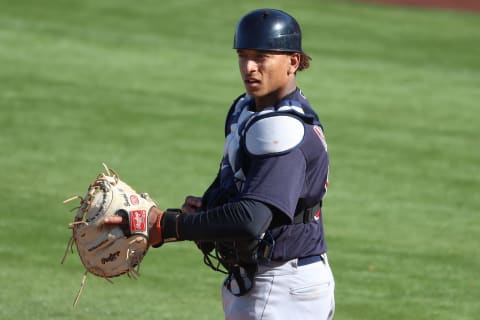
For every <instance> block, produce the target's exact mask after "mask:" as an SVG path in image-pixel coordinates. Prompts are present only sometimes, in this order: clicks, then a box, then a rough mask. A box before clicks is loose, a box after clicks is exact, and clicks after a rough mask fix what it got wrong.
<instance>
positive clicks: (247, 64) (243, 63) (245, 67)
mask: <svg viewBox="0 0 480 320" xmlns="http://www.w3.org/2000/svg"><path fill="white" fill-rule="evenodd" d="M240 69H241V71H242V72H243V73H244V74H250V73H252V72H255V71H257V70H258V65H257V63H256V62H255V60H253V59H249V58H242V59H240Z"/></svg>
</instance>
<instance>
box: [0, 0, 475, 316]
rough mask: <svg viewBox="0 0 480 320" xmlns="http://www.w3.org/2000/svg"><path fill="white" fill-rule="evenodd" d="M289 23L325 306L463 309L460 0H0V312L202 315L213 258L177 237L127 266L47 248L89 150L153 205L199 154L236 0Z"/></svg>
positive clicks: (233, 73)
mask: <svg viewBox="0 0 480 320" xmlns="http://www.w3.org/2000/svg"><path fill="white" fill-rule="evenodd" d="M259 7H276V8H279V9H284V10H286V11H288V12H290V13H291V14H293V15H294V16H295V17H297V19H298V20H299V22H300V24H301V25H302V28H303V32H304V49H305V50H306V51H307V53H308V54H309V55H311V56H312V57H313V63H312V66H311V69H309V70H307V71H306V72H302V73H300V74H299V75H298V78H299V79H298V82H299V85H300V87H301V88H302V89H303V90H304V92H305V93H306V95H307V97H308V98H309V100H310V101H311V103H312V104H313V105H314V107H315V109H316V110H317V111H318V113H319V114H320V117H321V119H322V122H323V124H324V126H325V128H326V133H327V139H328V142H329V151H330V156H331V176H330V180H331V181H330V182H331V184H330V188H329V195H328V197H327V201H326V203H325V223H326V232H327V241H328V244H329V249H330V250H329V258H330V261H331V264H332V267H333V270H334V273H335V277H336V282H337V291H336V299H337V313H336V315H337V316H336V319H340V320H343V319H445V320H447V319H476V318H477V316H478V314H479V313H480V305H479V304H478V300H479V298H480V281H479V270H480V258H479V249H478V243H479V234H480V218H479V216H478V211H479V209H480V200H479V197H478V196H477V193H478V190H480V189H479V187H480V172H479V164H480V151H479V148H478V146H479V145H478V138H479V134H480V129H479V123H480V113H479V101H480V90H479V88H480V59H479V57H480V45H479V44H480V32H479V30H480V15H478V14H472V13H466V12H449V11H441V10H426V9H414V8H400V7H392V6H381V5H374V4H362V3H358V2H340V1H326V0H324V1H313V0H311V1H295V2H292V1H263V2H262V3H261V4H260V3H257V2H255V1H222V2H220V1H213V0H201V1H193V0H183V1H171V0H166V1H152V0H141V1H135V2H133V1H124V0H115V1H114V0H102V1H92V0H84V1H73V0H70V1H67V0H48V1H31V0H30V1H28V0H24V1H16V2H13V1H6V0H3V1H1V0H0V83H1V89H0V150H1V156H0V182H1V183H0V203H1V204H2V205H1V207H0V208H1V209H0V210H1V219H0V283H1V287H0V318H1V319H31V318H35V319H105V318H107V317H115V318H117V319H132V318H135V319H137V318H141V319H148V318H156V319H175V320H178V319H221V318H222V311H221V301H220V294H219V288H220V285H221V280H222V276H221V275H220V274H217V273H215V272H213V271H210V270H209V269H208V268H207V267H205V266H204V265H203V263H202V257H201V255H200V253H199V252H198V251H197V250H196V248H195V246H194V245H193V244H191V243H175V244H168V245H165V246H164V247H162V248H161V249H159V250H152V251H151V252H150V253H149V254H148V255H147V257H146V258H145V260H144V262H143V264H142V270H141V271H142V276H141V277H140V278H139V279H138V280H137V281H133V280H130V279H128V278H125V279H124V278H119V279H115V280H114V282H115V284H113V285H111V284H109V283H107V282H106V281H104V280H101V279H99V278H95V277H93V276H89V278H88V280H87V285H86V288H85V290H84V292H83V295H82V297H81V299H80V302H79V305H78V306H77V308H76V309H72V307H71V304H72V301H73V298H74V297H75V294H76V292H77V290H78V287H79V285H80V280H81V276H82V273H83V267H82V265H81V263H80V261H79V259H78V257H77V256H76V255H70V256H68V257H67V261H66V263H65V265H63V266H61V265H60V260H61V258H62V256H63V252H64V249H65V246H66V244H67V241H68V238H69V236H70V230H68V229H67V224H68V223H69V222H70V221H71V219H72V217H73V213H69V211H68V210H69V209H70V206H69V205H63V204H62V201H63V200H64V199H66V198H68V197H70V196H72V195H75V194H82V195H83V193H84V192H85V191H86V186H87V185H88V183H90V182H91V180H92V179H93V178H94V177H95V176H96V175H97V174H98V173H99V172H100V171H102V169H103V168H102V166H101V163H102V162H105V163H107V164H108V165H110V166H111V167H112V168H114V169H116V170H117V171H118V172H119V173H120V175H121V177H122V178H124V179H125V180H126V181H128V182H129V183H130V184H132V185H133V186H134V187H135V188H136V189H137V190H139V191H148V192H149V193H150V194H151V195H152V196H153V197H154V198H156V199H157V200H158V201H159V202H160V204H161V206H163V207H177V206H179V205H180V204H181V203H182V202H183V199H184V196H185V195H187V194H195V195H199V194H201V193H202V192H203V190H204V188H206V187H207V186H208V184H209V183H210V181H211V179H212V178H213V176H214V174H215V173H216V170H217V166H218V161H219V159H220V156H221V153H222V148H223V146H222V143H223V141H222V140H223V136H222V135H223V133H222V128H223V120H224V117H225V112H226V110H227V108H228V107H229V105H230V103H231V101H232V100H233V99H234V98H235V97H236V96H237V95H238V94H240V93H241V92H242V90H243V88H242V84H241V83H240V81H239V76H238V70H237V62H236V56H235V53H234V51H233V50H232V49H231V46H232V39H233V32H234V26H235V24H236V22H237V21H238V19H239V18H240V17H241V16H242V15H243V14H245V13H246V12H248V11H250V10H253V9H256V8H259Z"/></svg>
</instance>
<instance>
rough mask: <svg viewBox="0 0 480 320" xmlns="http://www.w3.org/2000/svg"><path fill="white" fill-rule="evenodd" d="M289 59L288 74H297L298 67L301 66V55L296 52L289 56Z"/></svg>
mask: <svg viewBox="0 0 480 320" xmlns="http://www.w3.org/2000/svg"><path fill="white" fill-rule="evenodd" d="M288 58H289V67H288V71H287V74H289V75H290V74H292V73H295V72H297V70H298V67H299V66H300V54H299V53H298V52H294V53H292V54H290V55H288Z"/></svg>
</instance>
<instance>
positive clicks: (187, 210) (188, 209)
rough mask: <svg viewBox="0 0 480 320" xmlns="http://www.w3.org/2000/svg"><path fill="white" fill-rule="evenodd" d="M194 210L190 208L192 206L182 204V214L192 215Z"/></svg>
mask: <svg viewBox="0 0 480 320" xmlns="http://www.w3.org/2000/svg"><path fill="white" fill-rule="evenodd" d="M195 210H196V208H194V207H192V206H189V205H187V204H184V205H183V206H182V212H183V213H188V214H192V213H195Z"/></svg>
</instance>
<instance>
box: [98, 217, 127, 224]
mask: <svg viewBox="0 0 480 320" xmlns="http://www.w3.org/2000/svg"><path fill="white" fill-rule="evenodd" d="M103 222H104V223H106V224H122V223H124V222H123V218H122V217H120V216H113V217H108V218H105V220H103Z"/></svg>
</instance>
